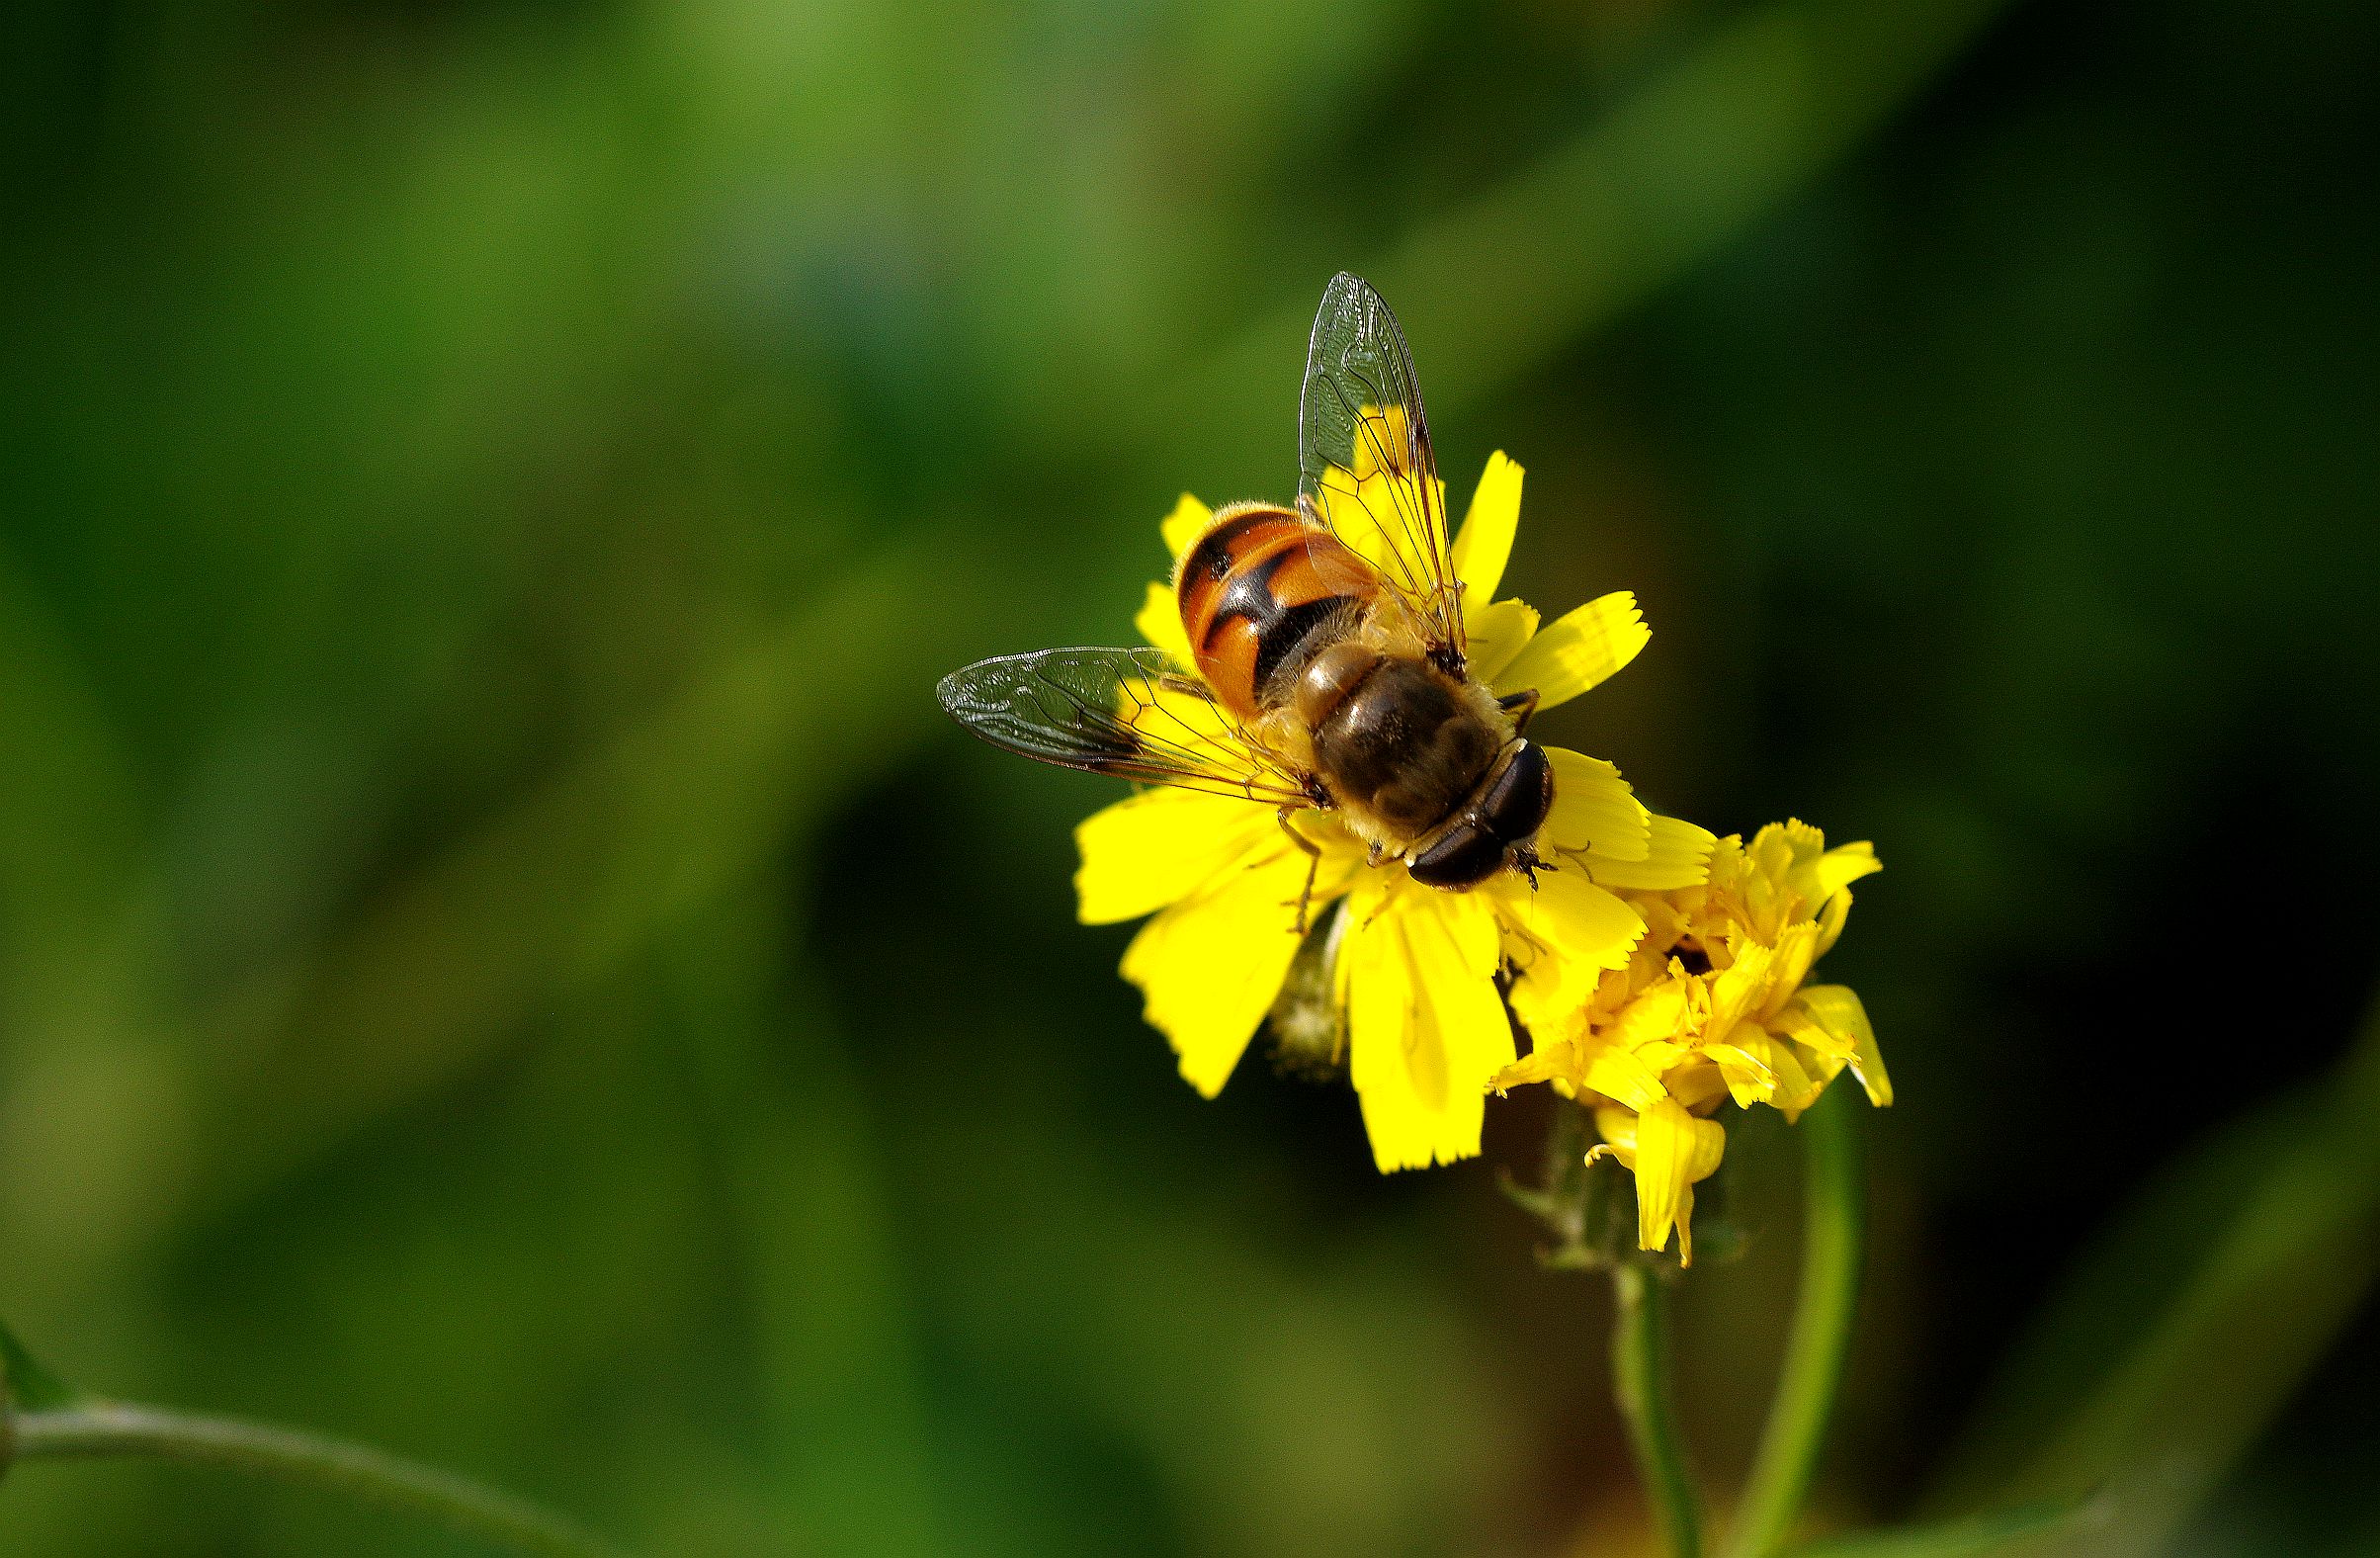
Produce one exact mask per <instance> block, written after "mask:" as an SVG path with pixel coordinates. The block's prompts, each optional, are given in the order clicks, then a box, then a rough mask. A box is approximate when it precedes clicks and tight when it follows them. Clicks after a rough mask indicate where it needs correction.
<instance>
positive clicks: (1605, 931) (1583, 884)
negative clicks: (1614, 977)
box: [1467, 869, 1645, 1000]
mask: <svg viewBox="0 0 2380 1558" xmlns="http://www.w3.org/2000/svg"><path fill="white" fill-rule="evenodd" d="M1467 896H1469V897H1474V898H1483V899H1486V900H1488V902H1491V903H1493V904H1494V906H1495V911H1496V913H1497V914H1498V915H1499V916H1500V918H1501V920H1502V928H1503V929H1504V930H1505V931H1506V932H1507V933H1508V935H1507V939H1506V942H1505V945H1506V947H1507V949H1508V950H1511V951H1512V952H1514V953H1515V954H1516V956H1515V961H1516V962H1517V963H1519V964H1520V966H1522V967H1526V968H1529V969H1531V970H1536V969H1537V966H1538V961H1539V959H1540V958H1550V959H1552V960H1554V961H1555V962H1556V963H1557V964H1558V965H1559V966H1560V967H1561V968H1562V969H1564V970H1565V971H1568V972H1566V973H1564V975H1563V976H1562V980H1561V983H1562V985H1563V987H1564V988H1565V989H1566V990H1573V989H1574V990H1575V993H1576V996H1577V998H1578V999H1580V1000H1584V999H1585V998H1586V996H1587V995H1588V994H1589V993H1590V992H1591V991H1592V990H1593V989H1594V985H1595V980H1596V978H1597V977H1598V976H1597V973H1596V971H1597V970H1601V969H1618V968H1626V967H1627V966H1628V954H1629V953H1630V952H1632V951H1634V950H1636V944H1637V942H1638V940H1639V939H1641V938H1642V937H1643V936H1644V934H1645V921H1644V919H1643V917H1642V916H1641V915H1639V914H1638V913H1637V911H1636V910H1635V909H1631V908H1629V907H1628V905H1627V904H1626V903H1624V902H1622V901H1621V899H1620V898H1619V897H1618V896H1617V895H1616V894H1613V893H1608V892H1606V891H1604V890H1603V889H1602V888H1599V887H1597V886H1595V884H1594V883H1592V882H1590V881H1588V880H1587V879H1586V874H1585V873H1584V872H1581V871H1572V870H1567V869H1565V870H1559V871H1541V872H1539V873H1538V877H1537V885H1536V886H1535V887H1531V886H1530V885H1529V883H1528V879H1527V878H1525V877H1522V876H1520V875H1518V874H1507V875H1505V876H1502V877H1497V878H1492V879H1490V880H1489V881H1488V884H1487V885H1486V886H1485V887H1482V888H1478V889H1476V890H1474V892H1473V893H1471V894H1469V895H1467ZM1515 942H1517V943H1518V944H1517V945H1516V944H1515Z"/></svg>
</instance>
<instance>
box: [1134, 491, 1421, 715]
mask: <svg viewBox="0 0 2380 1558" xmlns="http://www.w3.org/2000/svg"><path fill="white" fill-rule="evenodd" d="M1378 587H1379V574H1378V573H1377V572H1376V571H1375V570H1374V569H1373V567H1372V565H1371V564H1370V563H1366V562H1364V560H1363V559H1362V558H1360V557H1358V556H1357V555H1356V554H1355V553H1353V552H1351V551H1349V550H1348V548H1347V547H1346V546H1345V545H1344V544H1343V543H1341V542H1340V541H1339V540H1338V539H1337V538H1336V537H1334V536H1332V535H1330V534H1329V533H1328V532H1327V531H1323V530H1318V529H1317V528H1315V527H1314V526H1313V525H1310V524H1308V523H1307V522H1306V521H1305V520H1304V519H1302V518H1301V517H1299V515H1298V514H1297V513H1296V512H1294V511H1293V510H1290V509H1286V508H1275V507H1272V506H1270V505H1263V506H1253V507H1248V508H1243V509H1238V510H1230V509H1227V510H1226V511H1225V512H1224V513H1223V515H1222V516H1221V517H1219V518H1218V519H1217V521H1216V523H1215V524H1214V525H1213V526H1211V527H1210V528H1209V529H1208V531H1207V533H1206V534H1205V535H1203V536H1201V537H1199V539H1198V541H1197V543H1196V544H1195V545H1193V546H1192V547H1191V548H1190V550H1189V551H1188V552H1187V553H1185V554H1183V556H1182V563H1181V569H1180V571H1179V573H1178V574H1177V575H1176V576H1175V580H1174V594H1175V597H1176V599H1177V601H1178V602H1179V604H1180V606H1181V611H1182V629H1183V631H1184V632H1185V633H1187V634H1188V635H1189V637H1190V649H1191V651H1192V653H1193V654H1194V655H1196V657H1197V660H1198V670H1199V674H1200V675H1202V676H1204V677H1205V678H1206V679H1207V685H1208V686H1209V687H1212V688H1213V689H1214V690H1215V695H1216V697H1218V698H1219V699H1221V700H1222V701H1223V703H1224V704H1225V706H1226V707H1228V708H1230V709H1231V710H1233V712H1234V713H1236V714H1238V715H1240V716H1242V717H1247V716H1252V715H1254V714H1255V713H1256V712H1257V711H1258V710H1259V709H1261V708H1264V707H1266V706H1268V705H1270V704H1273V703H1277V702H1279V701H1280V699H1281V697H1282V695H1283V694H1284V693H1285V691H1286V688H1287V680H1288V677H1289V676H1291V675H1293V674H1294V673H1295V672H1296V670H1297V668H1298V667H1299V666H1300V665H1301V664H1303V663H1304V662H1305V660H1307V659H1308V658H1310V657H1311V655H1312V652H1313V649H1315V648H1318V646H1319V645H1320V644H1324V643H1328V642H1330V640H1331V639H1332V638H1335V637H1336V636H1338V634H1339V633H1341V632H1343V631H1344V624H1345V623H1347V622H1348V621H1350V620H1351V619H1352V617H1353V615H1354V614H1355V613H1357V612H1359V611H1360V610H1361V609H1362V607H1363V604H1364V602H1365V600H1366V599H1367V598H1368V597H1369V595H1370V594H1371V593H1372V592H1373V591H1374V590H1376V589H1377V588H1378Z"/></svg>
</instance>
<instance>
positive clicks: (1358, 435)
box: [1298, 271, 1463, 667]
mask: <svg viewBox="0 0 2380 1558" xmlns="http://www.w3.org/2000/svg"><path fill="white" fill-rule="evenodd" d="M1298 467H1299V480H1298V501H1299V503H1300V505H1301V506H1302V507H1303V508H1305V510H1306V511H1307V513H1308V514H1309V515H1310V516H1311V517H1312V518H1314V519H1315V520H1316V521H1318V523H1321V524H1323V525H1327V526H1328V527H1329V528H1330V530H1331V532H1332V533H1333V534H1335V535H1336V536H1337V537H1338V538H1339V540H1341V541H1343V542H1345V543H1346V544H1347V546H1348V547H1349V548H1351V549H1353V550H1354V551H1355V552H1357V553H1359V554H1361V555H1362V556H1363V557H1364V558H1365V559H1367V560H1368V561H1369V562H1371V563H1373V565H1374V566H1376V567H1378V568H1379V569H1380V571H1381V573H1382V574H1383V575H1384V576H1385V577H1386V578H1387V579H1388V581H1389V583H1390V584H1391V585H1392V586H1393V587H1394V588H1395V589H1396V590H1397V591H1398V593H1399V594H1401V595H1402V596H1403V597H1404V600H1405V602H1406V604H1407V605H1409V606H1410V607H1411V608H1412V609H1413V610H1414V612H1415V613H1417V614H1418V615H1419V617H1420V619H1421V622H1422V625H1423V628H1424V632H1425V634H1426V636H1427V637H1428V638H1429V640H1430V645H1431V648H1432V649H1436V650H1439V651H1441V652H1442V654H1443V655H1444V656H1445V657H1446V658H1447V659H1448V660H1449V661H1451V662H1452V664H1453V666H1456V667H1459V666H1460V664H1461V662H1462V654H1463V603H1462V593H1461V591H1460V589H1459V588H1458V587H1457V585H1456V583H1455V569H1454V563H1453V561H1452V555H1451V551H1450V548H1449V546H1448V538H1447V534H1446V489H1445V485H1444V483H1442V482H1441V481H1440V480H1439V479H1438V463H1437V460H1436V458H1435V457H1434V456H1433V455H1432V454H1431V453H1430V446H1429V421H1428V419H1427V418H1426V417H1425V416H1424V415H1423V414H1422V409H1421V385H1420V382H1419V380H1417V379H1416V378H1415V377H1414V374H1413V355H1412V353H1411V351H1410V350H1409V349H1407V347H1406V346H1405V344H1404V332H1403V330H1401V329H1399V328H1398V327H1397V316H1396V315H1395V314H1393V313H1391V312H1390V311H1389V305H1388V304H1387V303H1384V302H1382V301H1381V297H1380V294H1378V293H1376V292H1374V291H1373V290H1372V287H1371V284H1370V283H1368V282H1366V281H1364V280H1363V278H1361V277H1359V276H1353V275H1349V274H1348V273H1347V272H1344V271H1341V272H1340V273H1339V274H1338V275H1336V276H1334V277H1332V278H1331V279H1330V285H1329V287H1328V288H1327V289H1325V290H1324V291H1323V293H1322V306H1321V308H1320V310H1319V311H1318V312H1317V313H1316V315H1315V319H1314V339H1313V341H1312V343H1311V344H1310V345H1309V346H1308V348H1307V353H1306V388H1305V392H1304V394H1303V395H1302V396H1301V398H1300V401H1299V406H1298Z"/></svg>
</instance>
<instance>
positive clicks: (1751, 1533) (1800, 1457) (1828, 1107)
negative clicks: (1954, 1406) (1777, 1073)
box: [1728, 1087, 1864, 1558]
mask: <svg viewBox="0 0 2380 1558" xmlns="http://www.w3.org/2000/svg"><path fill="white" fill-rule="evenodd" d="M1850 1090H1851V1089H1849V1088H1847V1087H1830V1088H1828V1090H1827V1094H1826V1096H1825V1097H1823V1098H1821V1099H1820V1100H1819V1101H1818V1103H1817V1104H1816V1105H1815V1106H1814V1107H1813V1108H1812V1109H1811V1110H1810V1112H1809V1113H1807V1114H1805V1115H1804V1116H1803V1117H1802V1123H1801V1129H1800V1132H1799V1134H1800V1136H1801V1138H1802V1144H1803V1149H1804V1151H1805V1152H1806V1153H1807V1154H1808V1156H1809V1166H1808V1168H1807V1170H1806V1173H1805V1179H1804V1197H1805V1210H1804V1213H1803V1224H1802V1291H1801V1297H1800V1298H1799V1300H1798V1301H1797V1302H1796V1304H1795V1306H1794V1313H1793V1330H1792V1332H1791V1333H1790V1334H1789V1335H1788V1336H1787V1338H1786V1342H1785V1362H1784V1366H1783V1368H1782V1369H1780V1370H1779V1372H1778V1375H1777V1394H1776V1399H1775V1400H1774V1401H1773V1402H1772V1403H1771V1404H1770V1406H1769V1409H1768V1425H1767V1427H1766V1428H1763V1429H1762V1430H1761V1433H1760V1448H1759V1450H1758V1451H1757V1453H1756V1454H1755V1455H1754V1456H1753V1458H1752V1470H1751V1477H1750V1480H1749V1481H1748V1482H1747V1483H1746V1484H1745V1486H1744V1490H1743V1502H1742V1503H1741V1504H1740V1505H1739V1506H1738V1507H1737V1512H1736V1526H1735V1532H1734V1540H1733V1541H1731V1542H1730V1543H1729V1545H1728V1553H1729V1558H1767V1555H1768V1554H1770V1553H1773V1552H1775V1551H1777V1550H1778V1548H1779V1547H1781V1546H1782V1545H1783V1544H1784V1542H1785V1540H1786V1539H1787V1538H1788V1537H1789V1536H1791V1535H1792V1534H1793V1527H1794V1522H1795V1520H1796V1519H1797V1518H1798V1517H1799V1516H1800V1515H1801V1510H1802V1500H1803V1499H1804V1498H1805V1497H1806V1496H1807V1495H1808V1494H1809V1492H1810V1482H1811V1478H1812V1476H1813V1474H1814V1473H1815V1472H1816V1471H1817V1469H1818V1459H1819V1454H1820V1452H1821V1451H1822V1450H1823V1449H1824V1448H1825V1446H1826V1440H1827V1424H1828V1420H1829V1419H1830V1418H1831V1417H1832V1416H1833V1413H1834V1399H1835V1395H1836V1392H1837V1389H1838V1387H1839V1386H1840V1385H1841V1383H1842V1374H1843V1359H1844V1357H1845V1356H1846V1355H1847V1354H1848V1352H1849V1350H1850V1343H1851V1316H1852V1311H1853V1309H1854V1308H1855V1307H1856V1305H1857V1302H1858V1298H1859V1257H1860V1243H1861V1235H1862V1233H1863V1231H1864V1230H1863V1227H1862V1217H1861V1209H1860V1172H1859V1131H1858V1122H1857V1119H1856V1115H1857V1112H1858V1104H1857V1101H1856V1100H1855V1099H1853V1098H1851V1097H1850V1096H1848V1094H1849V1092H1850Z"/></svg>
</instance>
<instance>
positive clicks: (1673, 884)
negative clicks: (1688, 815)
mask: <svg viewBox="0 0 2380 1558" xmlns="http://www.w3.org/2000/svg"><path fill="white" fill-rule="evenodd" d="M1717 841H1718V840H1717V839H1715V838H1714V837H1713V836H1712V834H1711V831H1710V829H1708V828H1704V827H1697V826H1695V825H1694V824H1693V823H1692V822H1684V821H1682V820H1680V819H1678V818H1674V817H1660V816H1656V817H1654V819H1653V821H1652V828H1651V836H1650V839H1649V842H1648V845H1647V848H1646V852H1645V858H1643V859H1642V860H1615V859H1613V858H1612V857H1611V856H1609V855H1601V854H1596V853H1593V852H1592V851H1590V852H1588V853H1587V854H1586V855H1584V856H1582V857H1581V858H1582V859H1583V860H1584V861H1585V863H1586V871H1587V875H1589V876H1591V877H1593V878H1594V879H1595V880H1596V881H1597V882H1600V883H1602V884H1603V885H1604V886H1605V887H1609V888H1620V889H1623V890H1626V891H1629V892H1636V893H1675V892H1679V891H1682V890H1683V889H1686V888H1690V887H1700V886H1701V885H1702V884H1703V883H1704V882H1705V881H1707V880H1708V879H1709V875H1710V860H1711V847H1712V845H1713V844H1715V843H1716V842H1717Z"/></svg>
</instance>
